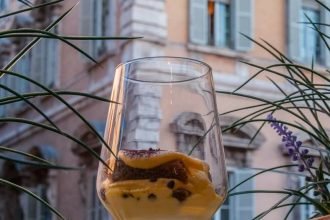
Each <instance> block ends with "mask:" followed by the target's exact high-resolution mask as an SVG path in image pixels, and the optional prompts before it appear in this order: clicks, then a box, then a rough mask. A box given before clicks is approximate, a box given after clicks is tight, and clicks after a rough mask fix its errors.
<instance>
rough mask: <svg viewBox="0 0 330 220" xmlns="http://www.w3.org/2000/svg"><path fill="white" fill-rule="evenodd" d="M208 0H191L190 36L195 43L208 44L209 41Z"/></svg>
mask: <svg viewBox="0 0 330 220" xmlns="http://www.w3.org/2000/svg"><path fill="white" fill-rule="evenodd" d="M207 4H208V3H207V0H190V5H189V37H190V42H191V43H194V44H202V45H206V44H207V42H208V23H209V22H208V14H207Z"/></svg>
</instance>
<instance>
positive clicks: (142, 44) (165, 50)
mask: <svg viewBox="0 0 330 220" xmlns="http://www.w3.org/2000/svg"><path fill="white" fill-rule="evenodd" d="M13 1H14V0H13ZM115 1H116V2H117V6H116V7H117V12H116V17H117V18H118V20H117V32H116V35H123V36H143V39H139V40H135V41H121V42H111V43H113V44H116V49H115V50H114V52H113V51H112V52H109V53H106V54H105V55H103V56H101V57H99V58H98V60H99V62H100V64H98V65H95V64H92V63H91V62H86V59H84V58H82V56H81V55H79V54H78V53H77V52H76V51H74V50H73V49H72V48H70V47H68V46H65V45H63V44H61V49H60V51H61V59H60V60H61V62H60V63H61V64H60V75H59V78H58V79H59V80H58V86H59V88H61V89H65V90H76V91H84V92H90V93H92V94H96V95H101V96H103V97H110V92H111V87H112V79H113V75H114V68H115V66H116V65H117V64H119V63H120V62H124V61H127V60H130V59H133V58H140V57H145V56H163V55H166V56H183V57H190V58H195V59H200V60H203V61H204V62H206V63H208V64H209V65H210V66H211V67H212V69H213V74H214V81H215V88H216V89H217V90H226V91H232V90H233V89H234V88H236V87H237V86H239V85H240V84H241V83H243V82H244V81H245V80H246V79H247V78H248V77H249V76H250V75H251V74H253V73H254V72H255V69H253V68H249V67H247V66H244V65H242V64H240V63H239V60H240V59H244V60H247V61H251V62H255V63H257V64H262V65H264V64H266V65H267V64H269V63H273V62H274V60H273V59H272V58H271V56H270V55H269V54H266V53H265V51H264V50H263V49H261V48H259V47H257V46H255V45H254V46H253V49H252V51H251V52H249V53H239V52H236V51H233V50H218V49H215V48H212V47H209V46H198V45H192V44H190V43H189V42H188V34H189V31H188V21H189V16H188V0H179V1H173V0H167V1H165V0H154V1H152V0H134V1H133V0H127V1H126V0H115ZM74 3H75V1H73V0H66V1H64V2H63V7H62V9H61V11H62V12H64V10H65V9H67V8H69V7H70V6H72V5H73V4H74ZM254 5H255V9H254V12H255V17H254V37H255V38H257V39H258V38H263V39H266V40H267V41H269V42H270V43H271V44H273V45H274V46H275V47H276V48H278V49H279V50H280V51H284V52H285V51H286V50H287V48H286V37H285V36H286V16H285V11H286V6H285V0H276V1H274V0H255V4H254ZM79 19H80V5H78V6H77V7H76V8H75V9H74V10H73V11H72V12H71V13H70V15H68V16H67V17H66V18H65V19H64V20H63V22H61V24H60V32H61V33H63V34H66V35H77V34H79V30H80V24H79ZM270 85H271V84H270V83H269V82H265V81H264V80H262V79H259V80H256V81H255V82H253V83H252V84H249V85H248V86H247V87H246V88H245V89H243V90H242V91H244V92H247V93H250V94H256V95H261V97H264V98H267V99H274V98H276V97H279V95H280V94H279V93H277V92H276V89H273V88H271V86H270ZM136 90H139V89H136ZM175 92H176V91H175ZM184 95H185V94H182V93H179V92H178V96H184ZM161 96H162V98H164V99H163V101H161V102H160V106H161V107H162V108H164V106H166V107H168V111H166V112H163V113H162V114H161V118H162V120H166V121H171V120H174V118H175V116H176V115H175V114H176V112H177V111H171V109H172V108H173V109H174V108H180V109H181V110H182V111H184V110H185V111H186V110H187V111H188V110H191V109H194V108H195V109H199V110H201V109H202V108H203V106H196V105H195V103H193V102H188V103H175V104H176V106H175V107H174V106H172V105H169V104H168V103H166V102H168V100H169V96H170V94H169V93H168V91H167V92H163V93H161ZM157 98H160V96H159V97H157ZM66 99H67V100H68V101H69V102H70V103H75V107H76V108H77V110H79V112H81V113H82V114H83V115H84V116H86V118H87V119H88V120H99V121H105V119H106V115H107V110H108V105H107V104H106V103H102V102H97V101H90V100H88V99H86V98H79V99H77V98H73V97H66ZM182 99H184V98H182ZM255 103H256V102H254V101H249V100H246V99H242V98H237V97H229V96H225V95H217V104H218V109H219V112H226V111H228V110H230V109H235V108H238V107H242V106H246V105H252V104H255ZM41 105H42V108H43V109H44V110H45V111H46V112H47V114H48V115H50V116H51V117H52V119H54V120H55V122H56V123H58V125H59V126H60V127H61V128H63V129H64V130H65V131H68V132H70V133H72V134H77V133H79V129H80V127H81V125H82V122H81V121H80V120H79V119H78V118H77V117H76V116H74V115H73V114H72V113H71V112H70V111H69V110H67V109H66V108H65V107H64V106H63V105H61V104H59V103H58V102H56V101H54V100H53V99H45V100H43V101H42V102H41ZM137 105H138V106H139V108H141V109H142V110H141V111H144V110H145V109H146V108H147V107H146V106H144V104H143V102H141V103H138V104H137ZM140 113H141V112H140ZM142 113H143V112H142ZM142 113H141V114H142ZM241 115H242V114H241V113H236V114H233V116H237V117H240V116H241ZM24 116H28V117H29V118H31V119H33V120H37V121H40V122H42V121H43V119H42V118H41V117H40V116H39V115H37V114H36V113H35V112H32V111H27V112H25V113H24ZM281 117H282V118H281V119H283V120H290V117H289V116H288V115H285V114H283V115H282V116H281ZM158 119H159V118H158ZM134 123H135V122H134ZM136 123H137V124H138V123H139V121H137V122H136ZM132 126H133V125H132ZM134 126H135V125H134ZM134 126H133V127H134ZM155 126H156V127H157V125H155ZM166 126H167V125H166V124H161V123H160V127H161V129H162V130H164V133H166V132H167V134H166V135H164V136H163V135H162V136H161V137H159V138H157V137H156V136H157V135H155V137H156V138H154V140H153V141H157V140H158V139H159V141H160V142H162V143H165V144H166V145H174V143H175V136H174V135H173V134H172V133H171V131H170V130H169V128H166ZM0 131H1V133H2V134H3V135H1V137H0V143H1V144H4V145H6V146H19V148H28V147H29V146H32V145H34V144H38V143H48V144H51V145H52V146H54V147H56V148H57V149H58V150H59V152H60V157H59V163H60V164H66V165H77V164H78V158H77V156H75V155H74V154H73V153H72V152H71V148H72V147H73V146H74V144H73V143H72V142H70V141H68V140H67V139H65V138H60V137H59V136H58V135H54V134H53V133H51V132H46V131H42V130H40V129H34V128H32V127H30V126H26V125H19V124H5V125H1V127H0ZM137 133H138V131H136V133H134V134H133V133H132V136H133V137H136V136H138V134H137ZM262 134H263V135H264V136H265V138H266V141H265V142H264V143H263V144H262V146H259V147H258V148H257V149H255V150H249V151H248V153H246V154H244V158H245V159H247V161H248V162H247V163H246V164H245V165H249V166H251V167H257V168H268V167H273V166H278V165H282V164H288V163H289V162H290V161H289V159H288V158H286V157H284V156H283V154H282V152H281V151H280V149H279V147H278V144H279V141H280V139H279V138H278V136H277V135H276V134H275V132H274V131H273V130H272V129H271V128H269V127H268V126H265V128H264V130H263V132H262ZM237 158H238V157H237ZM242 160H244V159H242ZM235 163H236V161H235V160H233V158H229V159H228V164H229V165H231V166H235ZM237 164H243V165H244V162H242V161H239V159H237ZM78 179H79V173H78V172H69V171H58V173H57V180H56V183H55V184H56V187H57V192H58V194H57V198H56V201H57V208H58V209H59V210H60V211H61V212H62V213H63V214H64V215H65V216H66V217H67V218H68V219H73V220H75V219H81V220H83V219H84V216H85V208H84V204H83V202H82V196H81V194H80V191H79V185H78ZM286 186H287V178H286V176H285V175H280V174H276V175H274V174H265V175H263V176H260V177H258V178H257V179H256V186H255V187H256V189H282V188H285V187H286ZM280 198H281V195H277V194H276V195H275V194H271V195H264V194H260V195H259V194H258V195H256V196H255V202H256V204H255V207H256V210H255V213H259V212H261V211H263V210H265V209H267V208H268V207H270V206H271V205H272V204H274V202H276V201H277V200H279V199H280ZM283 210H284V209H281V210H278V211H276V212H274V214H271V215H269V217H268V218H267V219H274V220H275V219H282V218H283V216H284V215H285V212H284V211H283Z"/></svg>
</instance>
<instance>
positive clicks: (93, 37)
mask: <svg viewBox="0 0 330 220" xmlns="http://www.w3.org/2000/svg"><path fill="white" fill-rule="evenodd" d="M16 30H18V29H16ZM32 30H38V29H32ZM48 33H51V32H48ZM56 36H58V37H60V38H63V39H65V40H79V41H86V40H135V39H141V38H143V37H106V36H72V35H59V34H56ZM10 37H14V38H17V37H22V38H25V37H40V38H46V39H57V37H54V36H51V35H49V34H42V33H30V32H24V33H21V32H17V31H15V32H13V33H3V34H1V35H0V38H10Z"/></svg>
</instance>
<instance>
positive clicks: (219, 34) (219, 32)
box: [214, 2, 226, 47]
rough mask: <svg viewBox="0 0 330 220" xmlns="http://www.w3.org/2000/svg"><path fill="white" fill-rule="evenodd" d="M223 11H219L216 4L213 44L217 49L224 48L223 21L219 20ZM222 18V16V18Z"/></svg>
mask: <svg viewBox="0 0 330 220" xmlns="http://www.w3.org/2000/svg"><path fill="white" fill-rule="evenodd" d="M223 13H224V12H223V11H221V7H220V3H218V2H216V3H215V6H214V44H215V46H217V47H223V46H225V37H224V35H225V33H226V30H225V27H224V25H223V19H221V15H223ZM222 18H223V16H222Z"/></svg>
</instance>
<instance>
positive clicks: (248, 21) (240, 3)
mask: <svg viewBox="0 0 330 220" xmlns="http://www.w3.org/2000/svg"><path fill="white" fill-rule="evenodd" d="M253 5H254V4H253V0H233V1H232V4H231V6H230V7H231V23H232V35H231V36H232V38H233V42H232V43H233V47H234V49H235V50H239V51H248V50H250V49H251V48H252V41H250V40H249V39H247V38H246V37H244V36H242V34H241V33H243V34H245V35H247V36H250V37H252V35H253V33H252V31H253V30H252V29H253Z"/></svg>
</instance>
